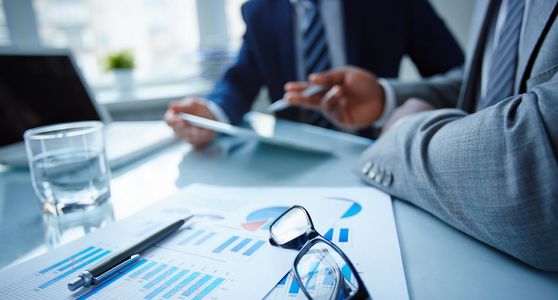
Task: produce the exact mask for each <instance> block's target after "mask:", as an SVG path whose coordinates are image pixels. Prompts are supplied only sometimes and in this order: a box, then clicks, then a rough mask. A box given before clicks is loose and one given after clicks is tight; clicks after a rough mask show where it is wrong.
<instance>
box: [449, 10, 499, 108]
mask: <svg viewBox="0 0 558 300" xmlns="http://www.w3.org/2000/svg"><path fill="white" fill-rule="evenodd" d="M499 3H500V1H489V0H480V1H477V3H476V7H475V11H474V13H473V17H472V20H471V29H470V33H469V47H468V48H467V62H466V64H465V70H464V72H463V74H464V77H463V83H462V88H461V95H460V96H459V102H458V104H457V107H458V108H461V109H463V110H465V111H472V109H473V105H474V103H475V101H476V97H477V90H478V84H479V80H478V78H480V76H479V75H480V72H481V64H482V57H483V54H484V47H485V41H486V34H487V31H488V28H489V26H490V24H491V19H492V18H491V17H492V14H494V10H496V6H498V4H499Z"/></svg>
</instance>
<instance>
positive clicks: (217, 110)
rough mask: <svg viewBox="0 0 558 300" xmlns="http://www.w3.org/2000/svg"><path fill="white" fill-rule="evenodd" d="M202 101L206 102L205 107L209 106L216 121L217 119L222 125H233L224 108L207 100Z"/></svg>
mask: <svg viewBox="0 0 558 300" xmlns="http://www.w3.org/2000/svg"><path fill="white" fill-rule="evenodd" d="M202 100H203V101H204V103H205V105H207V108H208V109H209V111H210V112H211V113H212V114H213V115H214V116H215V119H217V121H219V122H221V123H227V124H230V123H231V121H230V120H229V117H227V114H226V113H225V111H224V110H223V108H221V106H219V104H217V103H215V102H213V101H211V100H207V99H202Z"/></svg>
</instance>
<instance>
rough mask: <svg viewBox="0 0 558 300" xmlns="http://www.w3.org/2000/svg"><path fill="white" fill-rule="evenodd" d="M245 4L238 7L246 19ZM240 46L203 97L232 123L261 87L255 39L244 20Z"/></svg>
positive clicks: (242, 112) (236, 121)
mask: <svg viewBox="0 0 558 300" xmlns="http://www.w3.org/2000/svg"><path fill="white" fill-rule="evenodd" d="M246 14H247V9H246V4H245V5H243V7H242V15H243V17H244V20H245V21H246V20H247V16H246ZM246 23H247V24H246V32H245V34H244V38H243V42H242V46H241V47H240V50H239V52H238V56H237V59H236V61H235V62H234V63H233V64H232V65H231V66H230V67H229V68H228V69H227V71H226V72H225V74H224V75H223V77H222V78H221V80H220V81H219V82H218V83H217V84H216V85H215V88H214V89H213V91H212V92H211V93H210V94H209V95H208V96H207V99H208V100H210V101H213V102H215V103H216V104H218V105H219V106H220V107H221V108H222V109H223V111H224V112H225V113H226V114H227V117H228V118H229V120H230V121H231V123H232V124H238V123H240V122H241V120H242V116H243V115H244V114H245V113H246V112H248V111H249V110H250V108H251V106H252V103H253V102H254V98H255V97H256V96H257V94H258V92H259V90H260V88H261V87H262V85H263V83H262V79H261V78H262V77H261V75H260V70H259V68H258V66H257V64H256V62H255V53H254V52H255V49H254V48H253V47H254V46H255V43H254V41H253V36H252V31H251V30H250V24H248V22H246Z"/></svg>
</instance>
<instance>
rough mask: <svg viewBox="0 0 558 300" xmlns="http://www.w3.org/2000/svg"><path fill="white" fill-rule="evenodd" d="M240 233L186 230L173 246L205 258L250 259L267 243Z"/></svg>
mask: <svg viewBox="0 0 558 300" xmlns="http://www.w3.org/2000/svg"><path fill="white" fill-rule="evenodd" d="M241 233H242V232H237V231H234V230H227V229H221V228H187V229H186V230H184V231H183V232H182V233H181V234H180V238H179V239H176V243H175V244H174V246H175V247H176V248H178V249H181V250H183V251H186V252H189V253H199V254H203V255H205V256H207V255H212V256H223V255H229V256H230V255H238V256H240V257H250V256H252V255H254V254H255V253H257V252H258V250H260V249H261V248H262V246H264V245H265V244H266V243H267V242H266V241H264V240H262V239H259V238H257V237H255V236H246V235H243V234H241Z"/></svg>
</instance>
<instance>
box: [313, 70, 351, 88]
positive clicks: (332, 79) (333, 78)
mask: <svg viewBox="0 0 558 300" xmlns="http://www.w3.org/2000/svg"><path fill="white" fill-rule="evenodd" d="M346 74H347V69H346V68H339V69H334V70H329V71H325V72H322V73H316V74H311V75H310V77H309V81H310V83H313V84H320V85H325V86H334V85H341V84H343V82H344V80H345V76H346Z"/></svg>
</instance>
